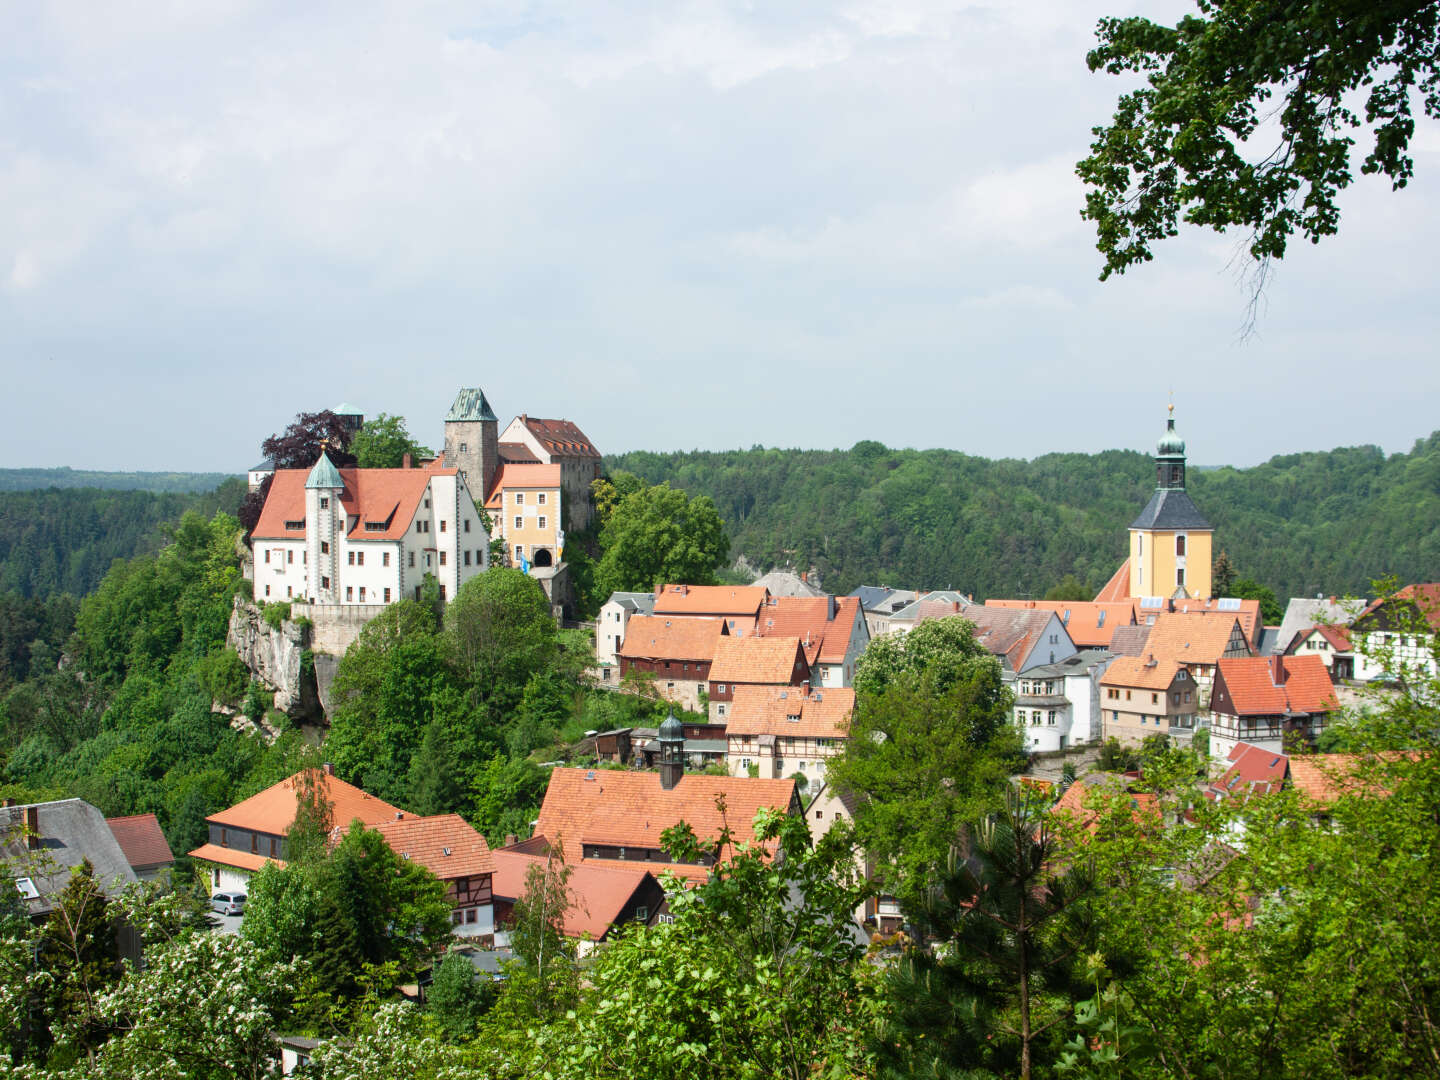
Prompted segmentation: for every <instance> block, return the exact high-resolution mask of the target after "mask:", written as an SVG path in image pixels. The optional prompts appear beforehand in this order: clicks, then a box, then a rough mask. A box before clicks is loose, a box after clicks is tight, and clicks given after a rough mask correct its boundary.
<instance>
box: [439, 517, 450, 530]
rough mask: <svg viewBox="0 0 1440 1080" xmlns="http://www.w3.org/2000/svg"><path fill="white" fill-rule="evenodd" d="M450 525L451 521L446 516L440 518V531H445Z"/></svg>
mask: <svg viewBox="0 0 1440 1080" xmlns="http://www.w3.org/2000/svg"><path fill="white" fill-rule="evenodd" d="M449 526H450V523H449V522H448V521H446V520H445V519H444V518H441V519H440V531H441V532H444V531H445V530H446V529H447V528H449Z"/></svg>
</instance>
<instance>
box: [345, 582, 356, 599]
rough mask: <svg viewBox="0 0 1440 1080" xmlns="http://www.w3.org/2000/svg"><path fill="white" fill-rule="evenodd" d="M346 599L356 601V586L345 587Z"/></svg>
mask: <svg viewBox="0 0 1440 1080" xmlns="http://www.w3.org/2000/svg"><path fill="white" fill-rule="evenodd" d="M345 599H346V600H354V599H355V586H354V585H346V586H345Z"/></svg>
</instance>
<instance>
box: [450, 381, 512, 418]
mask: <svg viewBox="0 0 1440 1080" xmlns="http://www.w3.org/2000/svg"><path fill="white" fill-rule="evenodd" d="M478 420H488V421H490V422H491V423H499V421H498V420H496V419H495V412H494V410H492V409H491V408H490V402H488V401H486V400H485V391H484V390H481V389H480V388H479V387H478V386H466V387H462V388H461V389H460V392H459V393H458V394H456V395H455V401H454V403H453V404H452V405H451V406H450V411H449V412H448V413H446V414H445V422H446V423H447V424H449V423H466V422H474V421H478Z"/></svg>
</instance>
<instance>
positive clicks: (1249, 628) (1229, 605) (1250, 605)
mask: <svg viewBox="0 0 1440 1080" xmlns="http://www.w3.org/2000/svg"><path fill="white" fill-rule="evenodd" d="M1225 604H1226V606H1225V607H1224V608H1221V607H1220V600H1218V599H1212V600H1173V601H1171V602H1170V610H1173V611H1175V612H1178V613H1180V614H1182V615H1184V614H1191V615H1217V616H1219V617H1221V618H1233V619H1235V620H1236V621H1237V622H1239V623H1240V629H1241V631H1242V632H1243V633H1244V634H1245V639H1246V640H1247V641H1249V642H1250V644H1251V645H1254V644H1255V643H1256V642H1257V641H1259V640H1260V638H1259V634H1260V631H1261V630H1263V629H1264V628H1265V624H1264V623H1263V622H1262V621H1261V619H1260V601H1259V600H1238V599H1236V598H1234V597H1227V598H1226V599H1225ZM1140 614H1141V612H1139V611H1137V612H1136V616H1137V618H1138V616H1139V615H1140Z"/></svg>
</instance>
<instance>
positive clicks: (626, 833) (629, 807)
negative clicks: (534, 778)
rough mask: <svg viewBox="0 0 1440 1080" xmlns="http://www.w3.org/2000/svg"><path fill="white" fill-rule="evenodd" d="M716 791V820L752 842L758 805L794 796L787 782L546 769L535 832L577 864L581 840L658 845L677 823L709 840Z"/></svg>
mask: <svg viewBox="0 0 1440 1080" xmlns="http://www.w3.org/2000/svg"><path fill="white" fill-rule="evenodd" d="M587 777H589V778H590V779H587ZM717 796H723V797H724V801H725V806H726V812H725V817H724V820H725V821H728V823H729V826H730V831H731V833H732V834H733V836H734V837H735V840H736V841H738V842H740V843H753V842H754V838H755V834H754V830H753V822H754V818H755V812H756V811H757V810H758V809H760V807H762V806H769V807H773V808H775V809H776V810H779V811H780V812H782V813H785V812H787V811H788V810H789V809H790V806H791V803H792V802H793V801H794V800H795V781H793V780H760V779H751V778H750V777H734V776H706V775H703V774H700V773H687V774H686V775H685V776H683V777H682V778H681V779H680V782H679V783H678V784H676V785H675V787H674V788H672V789H671V790H669V791H666V790H664V788H662V787H661V786H660V777H659V775H658V774H657V773H653V772H629V771H622V770H618V769H594V770H588V771H587V770H585V769H554V770H552V771H551V773H550V784H549V787H547V788H546V789H545V801H544V802H543V803H542V804H541V806H540V817H539V820H538V823H537V824H536V826H535V832H536V833H537V834H539V835H542V836H544V837H546V838H547V839H548V840H549V841H550V843H551V844H552V845H555V846H557V847H558V848H559V849H560V850H561V851H563V853H564V856H565V861H566V862H568V863H572V864H577V865H578V864H579V863H580V862H582V861H583V860H582V854H583V848H582V845H583V844H585V843H597V844H603V845H614V846H624V847H635V848H659V847H660V834H661V833H663V832H664V831H665V830H666V829H668V828H670V827H671V826H672V825H678V824H679V823H680V822H681V821H685V822H688V823H689V825H690V827H691V828H692V829H694V830H695V835H696V836H697V837H699V838H700V839H701V840H714V839H715V838H716V837H718V836H719V835H720V828H721V823H722V818H721V814H720V811H719V809H718V808H717V807H716V805H715V800H716V797H717ZM722 854H725V855H728V854H729V853H728V852H726V853H722ZM606 865H609V860H606ZM675 869H676V870H677V871H678V870H679V869H680V867H678V866H677V867H676V868H675ZM694 869H695V870H697V871H703V869H704V868H703V867H696V868H694Z"/></svg>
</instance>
